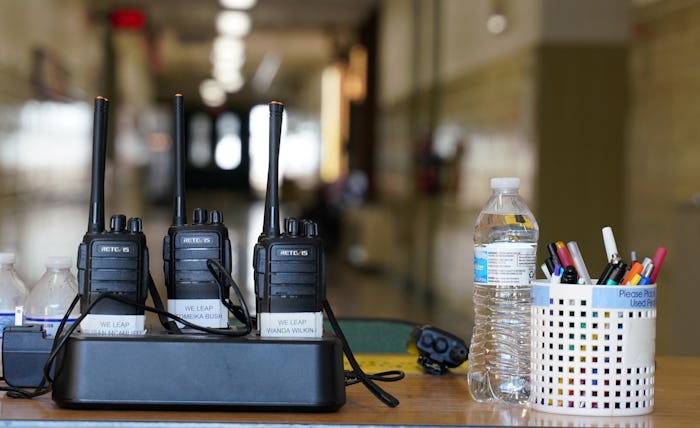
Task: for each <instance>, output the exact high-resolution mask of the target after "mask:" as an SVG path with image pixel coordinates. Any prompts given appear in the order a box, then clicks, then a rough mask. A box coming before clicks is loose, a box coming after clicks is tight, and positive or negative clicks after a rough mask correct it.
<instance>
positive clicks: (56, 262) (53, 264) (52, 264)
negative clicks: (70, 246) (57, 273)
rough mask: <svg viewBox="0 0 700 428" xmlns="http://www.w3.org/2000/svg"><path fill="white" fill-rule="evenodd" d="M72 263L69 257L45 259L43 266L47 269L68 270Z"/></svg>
mask: <svg viewBox="0 0 700 428" xmlns="http://www.w3.org/2000/svg"><path fill="white" fill-rule="evenodd" d="M72 263H73V261H72V260H71V258H70V257H47V258H46V262H44V266H46V267H47V268H48V269H68V268H69V267H70V266H71V264H72Z"/></svg>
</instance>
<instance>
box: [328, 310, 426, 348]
mask: <svg viewBox="0 0 700 428" xmlns="http://www.w3.org/2000/svg"><path fill="white" fill-rule="evenodd" d="M338 323H339V324H340V328H341V329H342V330H343V334H344V335H345V337H346V339H347V340H348V343H349V345H350V349H352V352H353V353H355V354H360V353H373V354H408V350H407V344H408V341H409V338H410V336H411V332H413V329H414V328H416V327H417V326H418V324H415V323H412V322H408V321H402V320H391V319H377V318H369V319H363V318H344V319H339V320H338ZM325 327H326V329H327V330H328V331H333V330H332V328H331V326H330V324H329V323H328V321H326V324H325Z"/></svg>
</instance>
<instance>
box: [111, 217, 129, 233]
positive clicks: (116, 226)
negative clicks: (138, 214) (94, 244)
mask: <svg viewBox="0 0 700 428" xmlns="http://www.w3.org/2000/svg"><path fill="white" fill-rule="evenodd" d="M109 230H110V231H111V232H123V231H125V230H126V216H125V215H124V214H115V215H113V216H112V217H111V218H110V219H109Z"/></svg>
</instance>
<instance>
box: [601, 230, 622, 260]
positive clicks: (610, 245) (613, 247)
mask: <svg viewBox="0 0 700 428" xmlns="http://www.w3.org/2000/svg"><path fill="white" fill-rule="evenodd" d="M603 244H604V245H605V254H606V255H607V256H608V260H609V261H611V262H613V263H617V261H619V260H621V259H620V253H619V252H618V251H617V243H615V235H613V231H612V228H611V227H610V226H605V227H604V228H603Z"/></svg>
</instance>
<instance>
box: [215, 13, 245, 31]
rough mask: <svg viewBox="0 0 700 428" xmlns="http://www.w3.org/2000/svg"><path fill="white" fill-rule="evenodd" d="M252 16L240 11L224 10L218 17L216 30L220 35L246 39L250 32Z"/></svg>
mask: <svg viewBox="0 0 700 428" xmlns="http://www.w3.org/2000/svg"><path fill="white" fill-rule="evenodd" d="M250 27H251V22H250V16H249V15H248V14H247V13H245V12H241V11H238V10H224V11H221V12H219V14H218V15H217V16H216V30H217V31H218V32H219V34H226V35H229V36H234V37H245V36H246V35H247V34H248V33H249V32H250Z"/></svg>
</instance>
